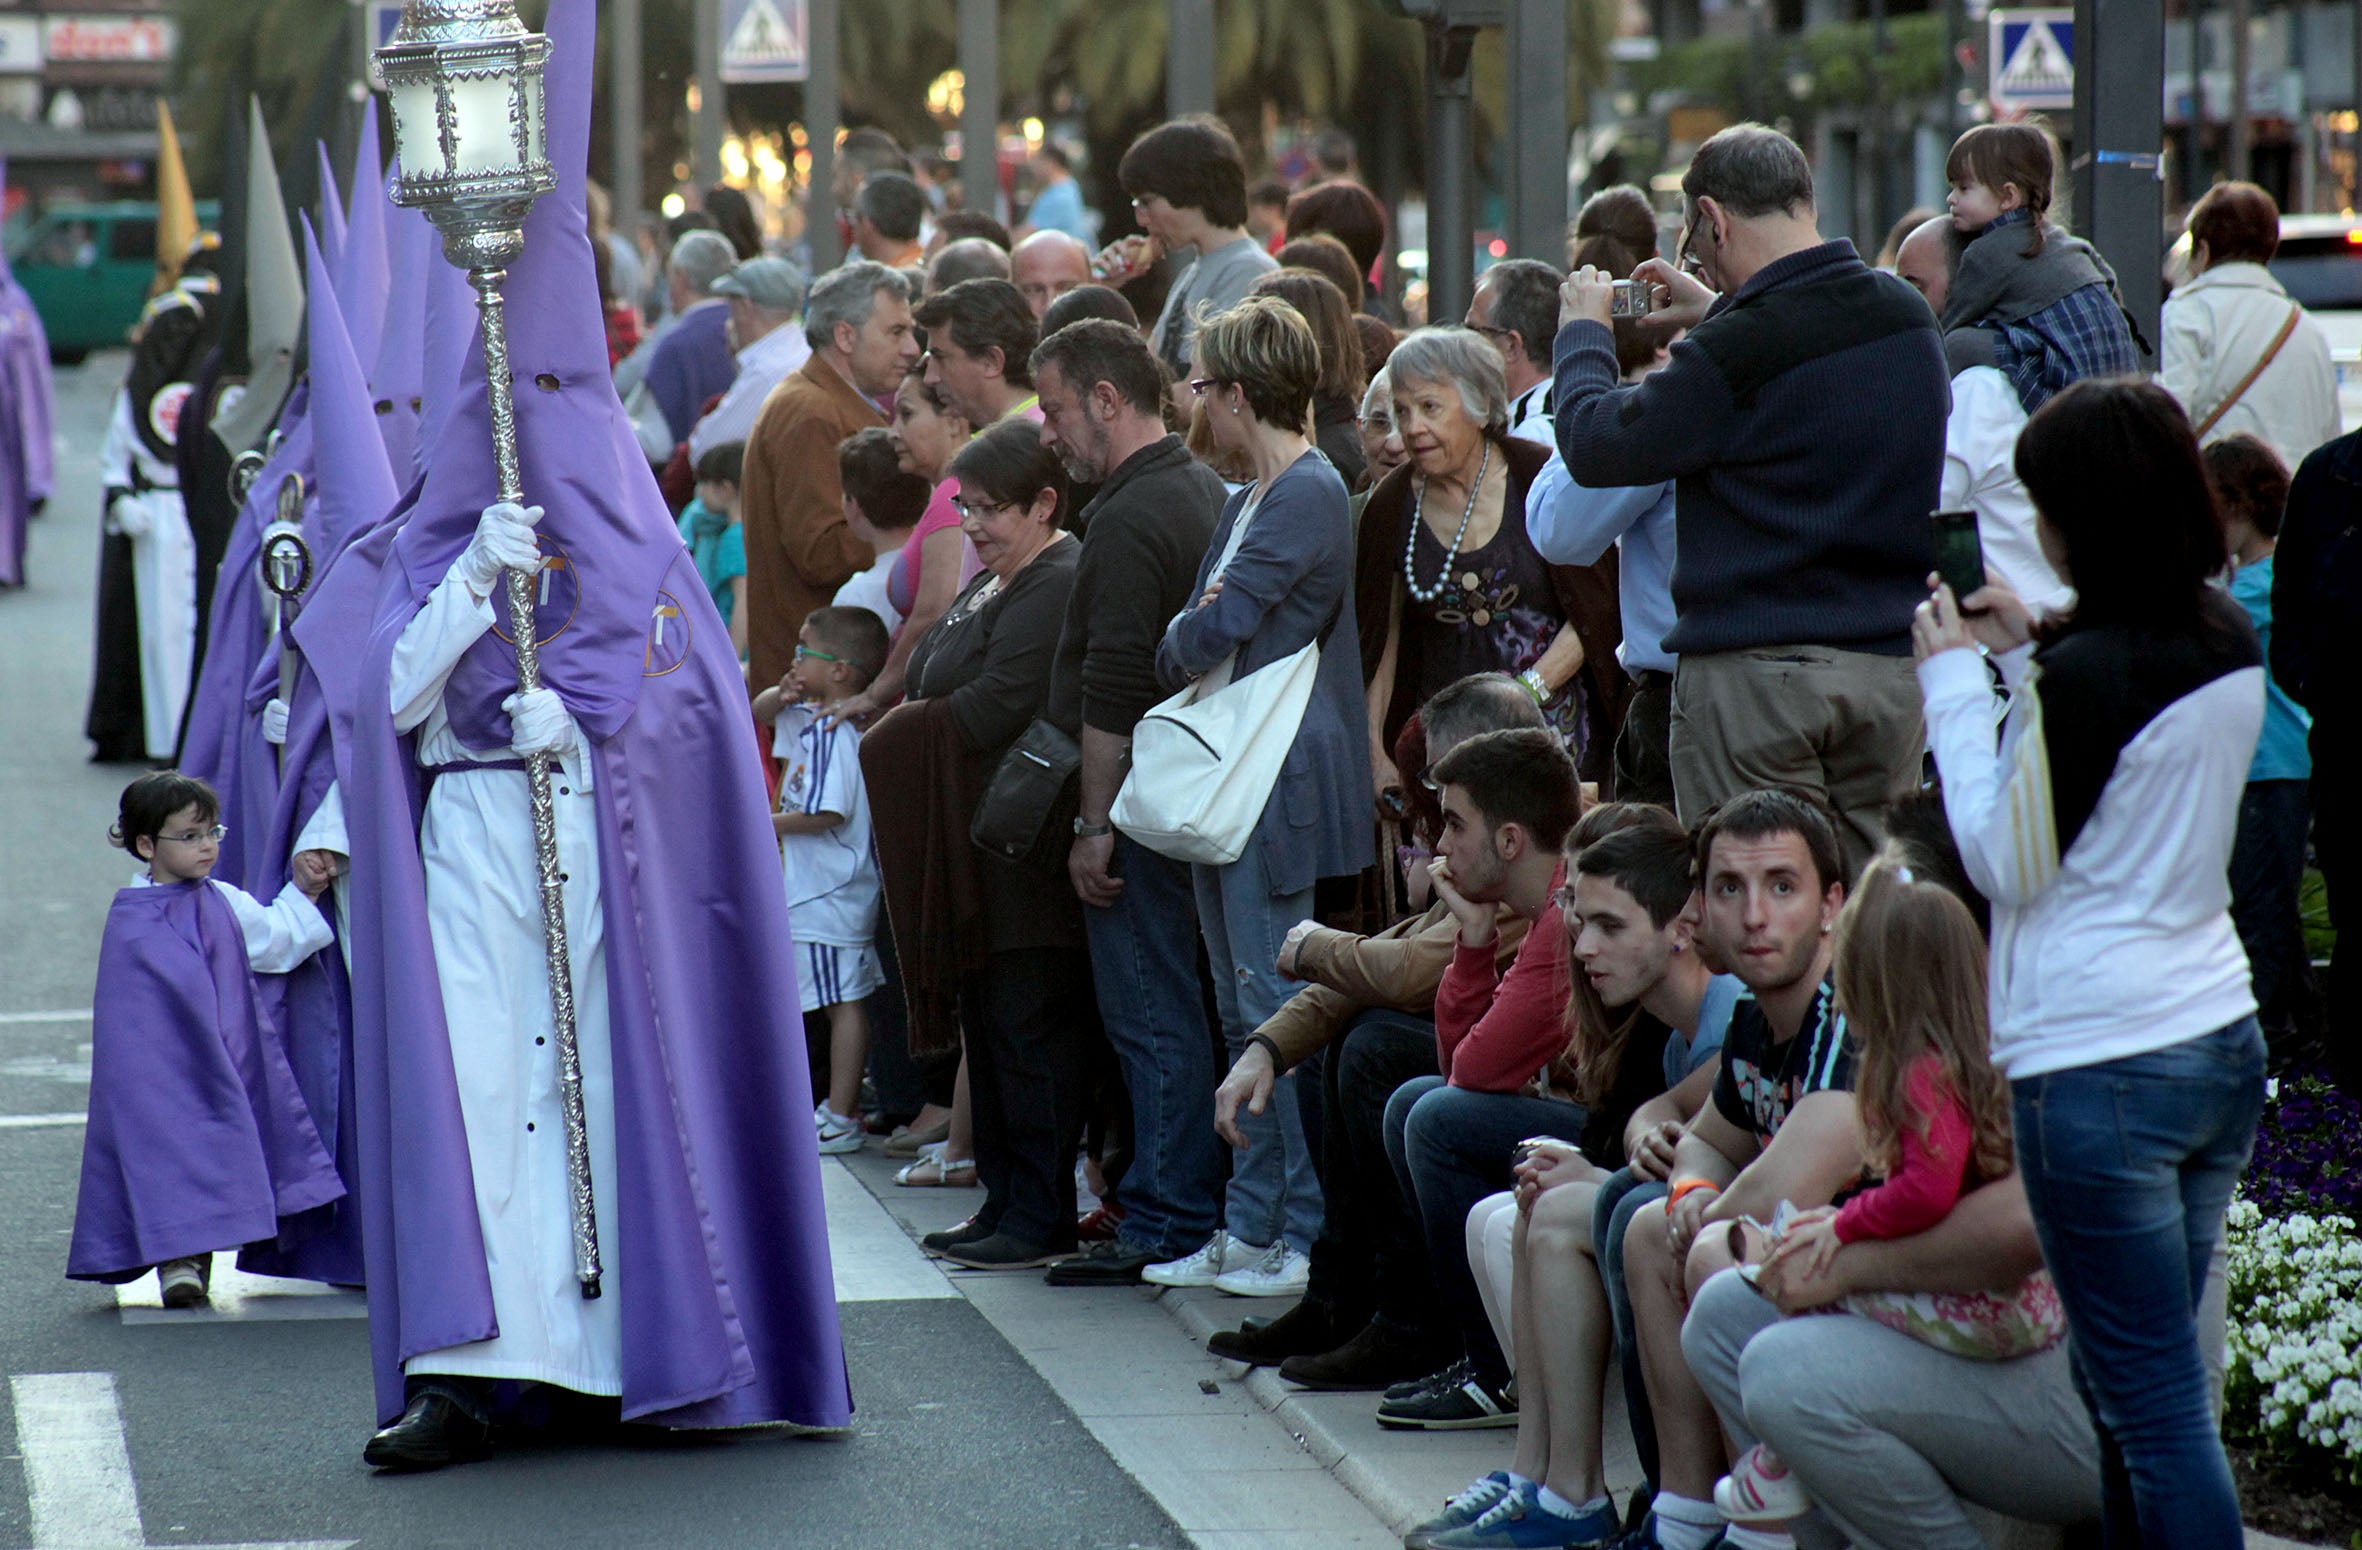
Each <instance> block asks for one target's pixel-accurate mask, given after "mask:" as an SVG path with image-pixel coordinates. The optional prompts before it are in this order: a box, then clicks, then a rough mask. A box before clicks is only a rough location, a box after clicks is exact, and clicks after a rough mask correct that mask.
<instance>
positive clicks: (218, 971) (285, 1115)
mask: <svg viewBox="0 0 2362 1550" xmlns="http://www.w3.org/2000/svg"><path fill="white" fill-rule="evenodd" d="M95 1005H96V1008H97V1010H96V1011H95V1012H94V1014H93V1016H92V1023H91V1059H90V1125H89V1129H88V1130H87V1132H86V1133H85V1134H84V1137H83V1142H82V1187H81V1193H80V1195H79V1197H78V1198H77V1199H76V1201H75V1205H74V1237H73V1243H72V1246H71V1247H70V1248H69V1249H68V1250H67V1252H66V1274H67V1275H68V1276H71V1277H72V1278H74V1279H75V1280H78V1281H129V1280H132V1279H135V1278H136V1277H137V1276H139V1275H140V1274H141V1273H142V1272H143V1271H145V1270H146V1269H147V1268H148V1267H149V1266H151V1265H156V1264H161V1263H162V1262H164V1261H165V1260H168V1259H182V1258H186V1257H188V1256H190V1255H196V1254H207V1253H211V1252H213V1251H214V1250H216V1249H224V1248H229V1247H231V1246H233V1245H235V1244H241V1243H252V1242H255V1241H257V1240H262V1239H268V1238H271V1237H273V1236H275V1235H276V1234H277V1232H278V1231H279V1226H280V1222H281V1221H282V1220H283V1219H284V1218H287V1217H291V1216H294V1215H296V1214H298V1213H300V1212H304V1211H309V1210H312V1209H314V1208H316V1207H319V1206H324V1205H326V1204H327V1203H328V1202H330V1201H332V1200H334V1199H336V1198H337V1197H338V1196H339V1195H341V1194H343V1193H344V1186H343V1185H342V1184H341V1183H339V1182H338V1181H337V1177H336V1169H335V1168H334V1166H332V1165H331V1164H330V1162H329V1160H328V1155H327V1153H326V1152H325V1151H324V1150H323V1149H322V1147H321V1145H320V1137H319V1134H318V1132H317V1131H315V1130H314V1129H313V1127H312V1121H311V1117H310V1116H309V1115H308V1114H307V1113H306V1112H305V1110H304V1104H303V1098H302V1096H301V1095H300V1094H299V1093H298V1092H297V1090H296V1083H295V1077H294V1074H293V1073H292V1072H291V1071H289V1069H288V1067H287V1059H286V1057H285V1055H283V1054H282V1053H281V1052H280V1049H279V1042H278V1038H277V1036H276V1035H275V1034H274V1032H273V1031H272V1029H271V1026H270V1021H269V1018H268V1016H267V1015H266V1014H265V1012H264V1010H263V1006H262V1001H261V996H260V992H259V990H258V988H257V984H256V976H255V975H254V973H253V972H252V971H251V970H250V969H249V967H248V966H247V962H246V944H245V940H244V938H243V936H242V935H241V934H240V932H239V930H238V919H237V917H236V916H235V915H234V914H232V913H231V911H230V906H229V904H228V902H227V901H225V900H224V899H223V898H222V897H221V895H220V894H219V893H218V892H216V891H215V890H214V888H213V886H212V885H211V884H210V883H205V882H197V883H174V884H168V885H165V886H161V887H152V888H126V889H124V890H122V891H121V892H120V893H118V894H116V895H115V903H114V907H113V908H112V909H110V910H109V911H108V912H107V931H106V937H105V939H104V940H103V941H102V942H101V943H100V945H99V951H98V996H97V1001H96V1003H95Z"/></svg>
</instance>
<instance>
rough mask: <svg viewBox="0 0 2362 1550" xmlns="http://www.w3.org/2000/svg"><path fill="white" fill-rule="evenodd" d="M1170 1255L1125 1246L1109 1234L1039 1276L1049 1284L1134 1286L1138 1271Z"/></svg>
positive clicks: (1138, 1275)
mask: <svg viewBox="0 0 2362 1550" xmlns="http://www.w3.org/2000/svg"><path fill="white" fill-rule="evenodd" d="M1171 1257H1172V1256H1170V1255H1165V1254H1152V1253H1149V1252H1148V1251H1147V1250H1145V1249H1128V1248H1126V1247H1124V1245H1123V1242H1122V1240H1120V1239H1114V1238H1111V1239H1109V1240H1108V1241H1107V1242H1105V1243H1094V1244H1092V1245H1091V1246H1090V1247H1089V1248H1087V1249H1085V1250H1083V1251H1082V1252H1081V1253H1080V1254H1077V1255H1075V1256H1073V1257H1072V1258H1070V1259H1062V1260H1060V1261H1058V1263H1056V1264H1054V1265H1052V1266H1051V1267H1050V1268H1049V1271H1048V1272H1047V1273H1046V1274H1045V1275H1044V1276H1043V1277H1042V1279H1043V1280H1045V1281H1047V1282H1049V1283H1050V1284H1051V1285H1052V1286H1138V1285H1139V1284H1140V1272H1141V1271H1143V1270H1146V1269H1147V1268H1148V1267H1149V1266H1151V1265H1161V1264H1163V1263H1164V1262H1165V1261H1166V1260H1167V1259H1169V1258H1171Z"/></svg>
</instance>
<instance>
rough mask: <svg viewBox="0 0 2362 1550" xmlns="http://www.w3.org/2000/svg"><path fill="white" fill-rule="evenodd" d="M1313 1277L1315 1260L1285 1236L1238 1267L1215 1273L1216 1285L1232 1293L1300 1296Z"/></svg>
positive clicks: (1241, 1295)
mask: <svg viewBox="0 0 2362 1550" xmlns="http://www.w3.org/2000/svg"><path fill="white" fill-rule="evenodd" d="M1232 1257H1233V1258H1236V1257H1237V1256H1235V1255H1234V1256H1232ZM1311 1279H1312V1261H1311V1260H1310V1259H1309V1258H1308V1257H1306V1256H1305V1255H1302V1254H1299V1253H1297V1252H1296V1251H1295V1250H1294V1249H1292V1248H1289V1247H1288V1245H1287V1240H1286V1239H1284V1238H1283V1239H1282V1240H1280V1241H1279V1242H1277V1243H1275V1244H1273V1245H1272V1246H1271V1247H1270V1248H1267V1249H1265V1250H1264V1251H1263V1252H1262V1253H1261V1254H1260V1255H1258V1256H1257V1257H1256V1258H1254V1259H1252V1260H1249V1261H1248V1262H1246V1263H1245V1264H1242V1265H1240V1266H1239V1267H1238V1268H1237V1269H1235V1270H1225V1271H1223V1272H1222V1273H1221V1274H1220V1275H1218V1276H1216V1277H1214V1286H1215V1289H1216V1290H1218V1291H1224V1292H1228V1293H1229V1294H1230V1295H1231V1296H1233V1297H1301V1296H1303V1295H1304V1288H1305V1287H1306V1286H1307V1285H1308V1284H1310V1282H1311Z"/></svg>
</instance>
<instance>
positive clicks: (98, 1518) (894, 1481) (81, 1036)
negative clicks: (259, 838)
mask: <svg viewBox="0 0 2362 1550" xmlns="http://www.w3.org/2000/svg"><path fill="white" fill-rule="evenodd" d="M122 369H123V357H122V356H121V355H119V354H109V355H100V356H95V357H93V358H92V359H91V361H90V362H89V363H88V364H86V365H84V366H81V367H75V368H65V369H61V370H60V371H59V373H58V383H57V388H58V427H59V431H60V447H59V485H60V490H59V493H58V495H57V497H56V498H55V499H54V500H52V502H51V504H50V508H49V511H48V513H47V515H45V516H44V517H42V518H41V519H39V520H37V521H36V522H35V524H34V527H33V534H32V547H31V553H30V556H29V562H28V570H29V576H30V584H29V585H28V586H27V587H26V588H24V589H23V590H21V591H13V592H0V1377H5V1378H6V1379H7V1380H8V1382H7V1384H6V1386H5V1389H4V1390H0V1550H8V1547H17V1546H26V1545H37V1546H39V1547H41V1550H121V1547H125V1546H137V1545H143V1544H144V1545H213V1546H239V1547H249V1550H259V1547H264V1546H285V1545H295V1544H309V1545H318V1546H321V1547H322V1550H325V1547H326V1546H327V1545H332V1544H338V1543H357V1544H359V1545H363V1546H370V1547H380V1546H384V1547H392V1546H404V1547H408V1546H445V1545H449V1546H484V1545H496V1546H519V1547H525V1546H565V1547H582V1546H637V1545H651V1546H654V1545H662V1546H699V1547H702V1546H716V1547H720V1546H741V1545H745V1546H755V1545H763V1546H807V1545H808V1546H829V1547H832V1550H860V1547H868V1546H877V1547H881V1550H883V1547H897V1550H900V1547H913V1546H947V1547H968V1546H975V1547H993V1546H1012V1547H1014V1546H1026V1547H1068V1546H1072V1547H1077V1550H1081V1547H1097V1546H1155V1547H1167V1546H1180V1545H1184V1544H1187V1543H1188V1539H1187V1537H1186V1536H1185V1535H1184V1534H1183V1533H1182V1531H1181V1530H1180V1529H1179V1528H1177V1527H1175V1525H1174V1523H1173V1521H1172V1519H1170V1518H1169V1517H1167V1516H1166V1515H1165V1513H1164V1512H1163V1511H1161V1510H1160V1509H1159V1508H1158V1506H1157V1504H1156V1503H1155V1502H1154V1501H1153V1500H1152V1499H1151V1498H1150V1497H1149V1496H1148V1495H1146V1494H1145V1493H1144V1492H1143V1491H1142V1490H1141V1489H1140V1487H1139V1486H1138V1485H1137V1484H1136V1483H1135V1482H1134V1481H1133V1479H1132V1477H1131V1476H1129V1475H1127V1474H1126V1473H1125V1472H1124V1471H1123V1470H1122V1469H1121V1468H1119V1467H1118V1466H1117V1465H1116V1463H1115V1462H1114V1460H1113V1459H1111V1458H1110V1457H1109V1455H1108V1454H1107V1452H1106V1451H1105V1449H1104V1448H1102V1447H1101V1446H1100V1444H1099V1443H1098V1442H1097V1441H1095V1440H1094V1439H1093V1437H1092V1436H1091V1434H1090V1432H1089V1430H1088V1429H1087V1428H1086V1427H1085V1425H1084V1424H1083V1423H1082V1422H1081V1421H1079V1420H1078V1419H1077V1417H1076V1416H1075V1414H1074V1413H1073V1411H1072V1410H1071V1409H1070V1408H1069V1407H1068V1406H1067V1405H1066V1404H1065V1403H1063V1402H1062V1401H1061V1400H1060V1399H1059V1397H1058V1396H1057V1395H1056V1394H1055V1393H1053V1392H1052V1391H1051V1389H1050V1388H1049V1387H1048V1386H1047V1385H1045V1383H1044V1382H1043V1380H1042V1379H1041V1378H1040V1377H1039V1376H1038V1375H1037V1374H1036V1372H1035V1370H1034V1368H1033V1367H1031V1366H1029V1365H1028V1364H1027V1362H1026V1361H1025V1360H1024V1359H1023V1358H1021V1357H1020V1356H1019V1355H1018V1354H1017V1353H1016V1351H1015V1350H1013V1349H1012V1348H1011V1347H1010V1345H1009V1344H1008V1342H1007V1341H1006V1340H1005V1339H1003V1337H1002V1336H1001V1335H1000V1334H999V1333H998V1332H997V1331H996V1330H995V1329H994V1328H993V1326H992V1325H991V1324H989V1323H987V1322H986V1320H985V1319H984V1318H983V1316H982V1315H981V1314H979V1313H978V1312H977V1310H976V1308H975V1307H974V1306H972V1305H971V1304H970V1303H969V1302H968V1301H967V1300H966V1299H964V1298H962V1297H958V1296H949V1295H934V1296H929V1297H920V1298H900V1297H889V1298H887V1299H886V1300H863V1301H854V1302H847V1303H845V1304H844V1305H843V1308H842V1312H843V1321H844V1334H845V1342H846V1347H847V1351H848V1354H849V1357H850V1360H851V1364H852V1372H853V1386H854V1395H855V1400H856V1403H857V1405H858V1407H859V1410H858V1414H857V1416H856V1424H855V1428H854V1432H853V1434H852V1435H851V1436H849V1437H844V1438H839V1439H825V1440H823V1439H799V1440H791V1439H781V1438H747V1439H738V1440H730V1441H714V1440H709V1439H681V1438H673V1437H665V1436H645V1437H634V1436H629V1435H621V1436H619V1435H612V1434H610V1435H605V1436H598V1437H590V1438H579V1439H573V1440H569V1441H566V1442H563V1443H551V1444H548V1445H544V1446H539V1447H534V1448H530V1449H522V1450H517V1451H513V1452H510V1453H506V1454H504V1455H503V1456H501V1457H499V1458H497V1459H495V1460H493V1461H492V1462H490V1463H486V1464H480V1465H475V1466H472V1467H469V1468H465V1469H460V1470H453V1471H450V1472H447V1473H444V1474H440V1475H431V1476H417V1477H409V1478H400V1479H392V1478H378V1477H376V1476H374V1475H373V1474H372V1472H371V1471H369V1470H368V1469H366V1468H364V1467H363V1465H362V1464H361V1461H360V1447H361V1443H362V1441H363V1440H364V1438H365V1437H366V1435H367V1433H368V1430H369V1427H370V1423H371V1405H370V1395H369V1378H368V1367H367V1329H366V1326H365V1324H364V1323H363V1321H362V1320H361V1319H360V1318H358V1317H354V1316H352V1313H353V1310H352V1309H351V1308H350V1307H349V1306H346V1305H345V1304H344V1302H343V1301H342V1300H340V1299H335V1298H329V1299H322V1300H320V1301H319V1303H318V1304H317V1305H316V1306H314V1307H312V1308H311V1309H309V1310H306V1309H301V1308H292V1307H291V1304H293V1303H295V1302H297V1301H299V1299H277V1300H258V1301H255V1302H251V1303H244V1304H241V1303H239V1302H238V1301H237V1300H236V1299H234V1298H217V1303H219V1304H222V1305H223V1306H222V1308H221V1309H220V1310H219V1312H217V1316H214V1317H210V1318H192V1317H187V1316H181V1315H163V1314H161V1313H160V1312H155V1311H148V1310H140V1309H136V1308H135V1309H126V1308H125V1307H123V1306H122V1305H120V1304H119V1302H118V1298H117V1294H116V1291H115V1289H113V1288H108V1287H94V1286H87V1285H83V1284H80V1283H76V1282H69V1281H67V1280H65V1279H64V1275H63V1270H64V1262H65V1247H66V1239H67V1235H68V1232H69V1229H70V1226H71V1222H72V1216H73V1208H74V1191H75V1180H76V1172H77V1168H78V1165H79V1157H80V1149H81V1138H82V1133H81V1129H80V1126H79V1125H78V1124H74V1123H70V1122H66V1121H64V1120H61V1119H60V1118H59V1116H70V1115H78V1114H79V1113H80V1111H81V1109H82V1106H83V1103H84V1100H85V1096H86V1093H87V1090H88V1087H87V1083H88V1069H89V1040H90V1025H89V1020H88V1008H89V1006H90V1003H91V997H92V989H93V986H92V980H93V976H94V973H95V968H96V964H97V957H98V937H99V930H100V927H101V924H102V922H103V920H104V917H105V913H106V907H107V901H108V900H109V898H110V897H111V896H112V894H113V892H114V890H115V889H116V888H117V887H119V886H120V885H121V884H122V882H123V881H124V879H125V876H126V872H127V865H126V862H125V860H124V858H123V856H122V855H121V853H120V852H117V851H114V850H111V849H110V848H109V847H108V846H107V844H106V840H105V833H106V828H107V825H108V823H109V822H110V821H111V819H112V816H113V811H114V802H115V797H116V794H117V792H118V791H119V790H120V789H121V786H122V784H123V783H124V782H125V781H127V780H128V779H129V778H130V777H131V775H132V774H133V773H135V771H134V770H133V769H132V768H130V767H127V766H111V767H110V766H95V765H92V764H90V763H89V762H88V754H89V749H88V745H87V744H86V743H85V742H84V741H83V739H82V736H81V723H82V712H83V705H84V699H85V696H86V694H87V692H88V686H89V660H90V633H91V622H90V621H91V603H90V597H91V588H92V580H93V577H94V574H95V570H96V552H97V536H98V524H99V513H98V501H97V478H96V474H95V454H96V451H97V448H98V443H99V435H100V430H101V427H102V425H103V422H104V415H105V411H106V408H107V404H108V400H109V396H110V394H111V392H112V390H113V387H114V384H115V382H116V381H117V380H119V378H120V374H121V372H122ZM832 1225H833V1224H832ZM842 1230H843V1231H845V1232H847V1233H849V1234H856V1235H858V1234H875V1233H878V1232H883V1233H885V1234H888V1235H893V1234H895V1233H896V1232H897V1229H895V1228H893V1226H892V1224H891V1223H890V1222H889V1221H888V1220H887V1219H886V1218H885V1216H884V1214H883V1213H882V1212H877V1211H875V1209H874V1207H872V1208H871V1209H870V1212H869V1215H868V1216H867V1217H860V1216H859V1215H858V1213H854V1214H852V1215H849V1216H848V1218H847V1221H846V1222H845V1223H844V1224H843V1228H842ZM864 1247H865V1248H869V1249H876V1248H878V1247H879V1245H877V1244H875V1243H869V1244H865V1245H864ZM886 1247H887V1248H890V1249H891V1250H893V1251H894V1252H901V1253H907V1252H908V1250H907V1249H906V1248H904V1247H903V1245H902V1244H901V1243H900V1241H899V1240H898V1239H897V1241H896V1242H895V1243H893V1244H891V1245H887V1246H886ZM152 1287H153V1282H152V1281H150V1282H148V1283H146V1285H145V1287H142V1288H133V1289H129V1290H130V1292H131V1294H132V1296H133V1297H134V1298H136V1297H137V1296H138V1295H139V1294H140V1293H141V1292H142V1291H145V1292H147V1294H148V1295H149V1297H150V1299H151V1300H152ZM290 1311H293V1312H305V1311H310V1312H314V1313H317V1312H329V1311H333V1312H335V1313H337V1314H338V1315H340V1316H333V1317H316V1316H315V1317H287V1316H284V1315H286V1314H287V1313H289V1312H290ZM225 1313H226V1314H227V1315H229V1316H221V1314H225ZM271 1315H278V1316H271Z"/></svg>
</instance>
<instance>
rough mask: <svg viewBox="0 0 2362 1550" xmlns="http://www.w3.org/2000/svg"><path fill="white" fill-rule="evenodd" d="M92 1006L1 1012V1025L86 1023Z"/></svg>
mask: <svg viewBox="0 0 2362 1550" xmlns="http://www.w3.org/2000/svg"><path fill="white" fill-rule="evenodd" d="M88 1021H90V1008H88V1007H82V1008H80V1009H78V1010H75V1011H65V1012H0V1026H5V1025H7V1024H11V1023H86V1022H88Z"/></svg>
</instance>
